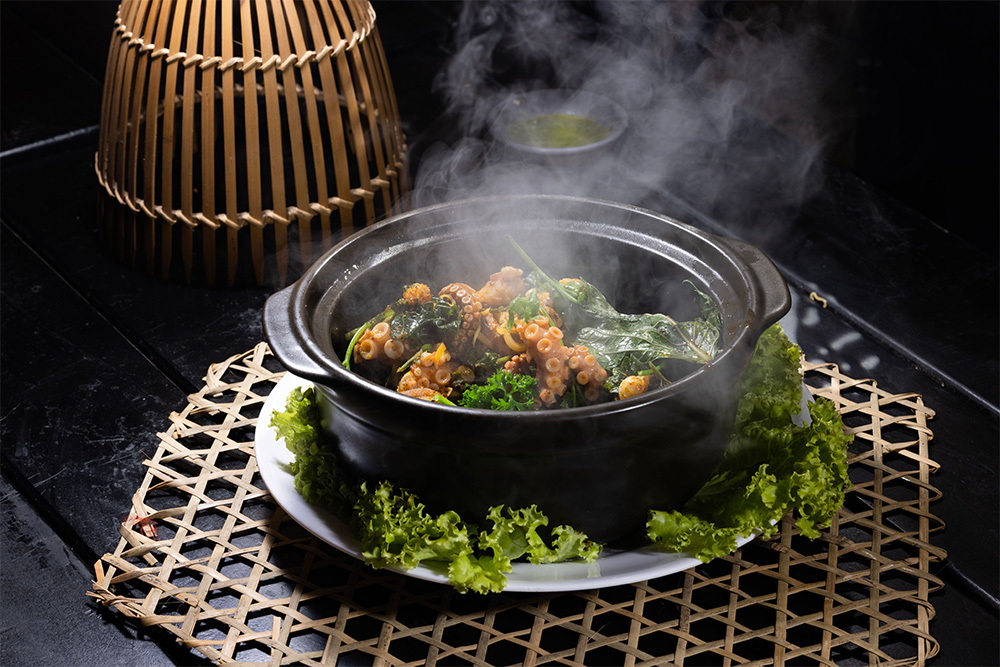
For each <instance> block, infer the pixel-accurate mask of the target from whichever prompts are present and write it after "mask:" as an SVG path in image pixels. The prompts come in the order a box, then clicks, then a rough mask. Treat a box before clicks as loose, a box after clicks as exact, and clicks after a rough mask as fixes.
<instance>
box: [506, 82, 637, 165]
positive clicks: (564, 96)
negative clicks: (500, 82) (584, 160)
mask: <svg viewBox="0 0 1000 667" xmlns="http://www.w3.org/2000/svg"><path fill="white" fill-rule="evenodd" d="M627 127H628V115H627V114H626V113H625V110H624V109H623V108H622V107H621V106H620V105H618V104H616V103H615V102H613V101H611V100H610V99H608V98H606V97H604V96H602V95H597V94H595V93H590V92H587V91H579V90H555V89H545V90H535V91H531V92H527V93H518V94H515V95H511V96H510V97H508V98H507V99H506V100H505V101H504V102H503V103H502V104H501V105H500V106H499V108H498V111H497V113H496V116H495V120H494V122H493V124H492V131H493V135H494V137H496V138H497V140H498V141H500V143H502V144H503V145H505V146H506V147H507V148H509V149H511V150H512V151H514V152H515V154H527V155H535V156H540V157H546V156H548V157H557V156H562V155H576V154H584V153H591V152H593V151H596V150H600V149H604V148H606V147H608V146H609V145H611V144H612V143H614V142H615V141H616V140H617V139H618V138H619V137H621V135H622V134H623V133H624V132H625V129H626V128H627Z"/></svg>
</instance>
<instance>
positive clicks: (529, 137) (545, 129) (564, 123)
mask: <svg viewBox="0 0 1000 667" xmlns="http://www.w3.org/2000/svg"><path fill="white" fill-rule="evenodd" d="M610 135H611V128H609V127H607V126H605V125H602V124H601V123H599V122H597V121H596V120H594V119H593V118H587V117H586V116H577V115H576V114H569V113H549V114H542V115H539V116H531V117H530V118H525V119H524V120H520V121H518V122H516V123H512V124H510V125H509V126H507V137H508V138H509V139H510V140H511V141H514V142H516V143H519V144H524V145H526V146H535V147H537V148H574V147H576V146H586V145H587V144H593V143H597V142H598V141H600V140H602V139H604V138H606V137H608V136H610Z"/></svg>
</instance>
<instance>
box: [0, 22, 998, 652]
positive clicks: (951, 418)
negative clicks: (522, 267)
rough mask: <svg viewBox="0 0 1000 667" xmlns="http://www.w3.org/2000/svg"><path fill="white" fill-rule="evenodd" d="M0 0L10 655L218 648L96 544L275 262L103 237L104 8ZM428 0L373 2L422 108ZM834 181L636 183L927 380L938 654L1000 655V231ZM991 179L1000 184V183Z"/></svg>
mask: <svg viewBox="0 0 1000 667" xmlns="http://www.w3.org/2000/svg"><path fill="white" fill-rule="evenodd" d="M45 4H47V5H48V6H49V7H56V8H60V11H62V10H67V8H66V7H65V6H63V5H61V4H60V3H45ZM389 4H390V3H382V5H383V6H386V5H389ZM0 7H2V9H3V16H2V29H3V34H2V40H0V45H2V49H3V51H2V54H3V58H2V65H3V76H2V84H3V91H2V92H3V98H2V102H3V117H2V123H3V146H2V153H0V169H2V203H0V221H2V226H0V252H2V257H0V271H2V283H0V294H2V302H0V307H2V320H0V324H2V333H0V335H2V339H0V342H2V347H0V353H2V354H0V363H2V365H0V378H2V394H0V438H2V471H3V478H2V481H0V485H2V487H0V501H2V505H3V525H2V537H0V540H2V541H0V548H2V563H3V565H2V568H0V595H2V598H0V603H2V609H3V612H2V613H3V617H2V634H0V637H2V639H0V664H4V665H50V664H51V665H90V664H94V665H97V664H100V665H133V664H142V665H158V664H164V665H166V664H207V662H206V661H204V660H203V659H202V658H200V657H199V656H198V655H197V654H195V653H191V652H188V651H186V650H184V649H182V648H181V647H179V646H178V645H176V644H175V643H174V642H173V640H172V639H171V638H168V637H165V636H158V635H155V634H154V635H150V634H147V633H145V632H144V631H143V630H141V629H139V628H137V627H136V626H134V625H132V624H129V623H127V622H125V620H124V619H123V618H121V617H120V616H119V615H117V614H115V613H110V612H107V611H105V610H103V609H101V608H99V607H98V606H96V605H94V604H92V603H91V602H90V601H89V600H88V598H86V597H85V592H86V591H87V590H88V589H89V586H90V582H91V580H92V578H93V572H92V567H93V564H94V562H95V561H96V560H97V559H98V557H99V556H100V554H103V553H105V552H107V551H111V550H113V549H114V547H115V545H116V543H117V541H118V532H117V531H118V526H119V523H120V522H121V520H122V519H123V517H124V515H125V514H126V513H127V512H128V507H129V502H130V499H131V496H132V494H133V492H134V491H135V490H136V489H137V488H138V486H139V484H140V481H141V479H142V477H143V475H144V468H143V466H142V465H141V464H142V461H143V460H144V458H145V457H146V456H148V455H150V454H151V453H152V452H153V451H154V450H155V448H156V446H157V435H156V434H157V432H158V431H163V430H164V429H165V428H166V427H167V425H168V421H167V416H168V415H169V413H170V412H171V411H174V410H179V409H181V408H182V407H183V406H184V404H185V402H186V401H185V398H186V396H187V395H188V394H190V393H192V392H194V391H196V390H197V389H198V388H200V386H201V385H202V378H203V377H204V374H205V372H206V370H207V368H208V367H209V366H210V365H211V364H212V363H215V362H218V361H222V360H224V359H226V358H228V357H229V356H232V355H234V354H238V353H241V352H243V351H245V350H248V349H249V348H251V347H252V346H253V345H254V344H256V343H257V342H259V341H260V340H262V337H263V335H262V332H261V325H260V312H261V307H262V304H263V303H264V300H265V299H266V298H267V296H268V295H269V294H270V293H271V292H272V291H273V290H274V289H275V286H263V287H256V286H251V287H247V286H242V287H236V288H225V287H205V286H198V285H185V284H181V283H178V282H164V281H161V280H158V279H155V278H153V277H150V276H149V275H147V274H146V273H144V272H141V271H137V270H134V269H132V268H129V267H127V266H125V265H123V264H121V263H119V262H118V261H117V260H116V259H114V258H113V257H112V256H111V255H110V254H109V253H108V251H107V250H106V249H105V247H104V246H103V245H102V244H101V243H100V242H99V240H98V238H97V235H96V233H95V229H96V227H97V220H96V215H97V209H96V201H97V195H98V184H97V181H96V177H95V174H94V167H93V165H94V162H93V159H94V152H95V150H96V146H97V123H98V118H99V111H100V93H101V85H102V81H101V79H102V76H103V58H104V57H105V56H106V44H107V41H106V38H107V36H109V35H110V29H109V30H107V31H98V32H97V34H98V37H95V36H94V34H93V33H92V34H90V35H89V36H88V35H84V34H80V31H78V30H77V31H74V30H73V29H72V27H73V26H72V25H68V24H67V25H62V23H59V22H56V24H55V25H53V24H52V23H47V18H48V16H49V15H50V13H51V11H49V12H47V11H39V10H38V8H37V6H33V5H20V4H18V3H10V2H4V3H2V5H0ZM67 11H71V10H67ZM76 11H78V12H79V11H80V10H76ZM416 11H425V12H432V13H433V12H440V11H441V8H439V7H435V6H434V3H429V6H428V4H427V3H411V4H400V3H391V7H389V8H388V9H385V10H383V14H382V15H380V21H381V20H382V18H383V16H385V17H386V23H385V27H383V29H382V33H383V40H384V41H385V42H386V43H387V45H388V48H387V51H388V55H389V60H390V68H391V69H392V70H393V73H394V78H395V82H396V87H397V91H398V95H399V101H400V107H401V111H402V113H403V117H404V118H403V120H404V125H405V128H406V129H407V130H408V131H409V132H414V131H416V130H417V129H420V128H423V127H427V126H428V125H429V124H430V121H431V119H430V118H429V117H428V114H429V111H428V108H427V106H426V105H421V104H420V103H419V99H420V98H419V96H420V95H427V94H428V93H427V92H426V91H427V90H429V88H430V76H431V75H430V74H428V72H430V71H431V70H433V68H434V67H436V66H438V65H439V64H440V58H441V57H442V54H443V52H442V51H437V52H436V51H434V50H433V49H431V50H429V51H428V50H427V49H415V48H414V47H416V46H417V45H419V44H425V43H426V40H427V39H428V32H427V31H428V30H430V31H433V29H434V28H433V27H431V28H427V29H426V30H425V31H424V32H423V33H419V34H412V33H410V32H407V31H405V30H403V29H402V28H397V30H398V31H397V32H392V30H393V28H392V25H393V24H392V22H391V17H392V16H396V17H397V22H396V24H395V25H402V26H406V25H408V26H409V27H411V28H412V26H413V25H415V24H414V23H409V24H408V23H407V21H408V17H407V16H406V13H407V12H416ZM87 12H89V14H88V18H89V19H90V20H91V21H92V22H93V23H95V24H96V25H107V26H110V25H111V22H112V21H113V15H114V5H113V4H110V3H90V5H88V9H87ZM70 15H71V16H72V15H73V14H70ZM65 23H72V22H65ZM424 25H425V26H426V25H431V26H433V21H431V22H427V21H425V22H424ZM387 35H388V36H389V37H388V38H387ZM88 40H89V41H88ZM93 42H96V43H97V44H98V46H97V47H96V48H95V46H94V44H93ZM408 48H410V49H411V50H410V51H407V49H408ZM415 53H419V54H422V55H423V57H425V58H426V59H427V61H428V62H426V63H423V62H421V60H420V56H419V55H414V54H415ZM81 54H84V55H81ZM28 60H30V62H31V67H28V66H27V65H28ZM994 83H995V82H994ZM68 100H72V103H70V102H68ZM993 122H994V123H995V122H996V118H994V119H993ZM824 184H825V185H824V187H823V189H822V191H821V192H819V193H818V194H817V196H815V197H813V198H812V199H811V200H810V201H809V202H808V203H807V204H806V205H805V206H804V207H803V208H802V210H801V211H799V212H798V213H797V214H796V215H794V216H792V217H790V218H789V219H787V220H785V221H781V220H776V221H775V223H774V224H775V227H774V228H772V229H770V230H769V233H767V234H760V233H759V230H753V229H749V228H747V227H745V226H740V225H738V224H733V223H727V222H726V220H724V219H720V218H718V217H716V216H714V215H713V214H712V212H711V211H705V210H700V209H699V208H698V207H697V206H696V205H692V204H690V203H686V202H685V200H683V199H681V198H679V197H676V196H674V195H672V194H671V193H670V192H668V191H654V192H647V193H644V194H643V195H642V197H641V198H640V199H638V200H637V201H635V202H632V203H636V204H639V205H642V206H645V207H647V208H651V209H654V210H657V211H661V212H663V213H667V214H669V215H673V216H674V217H678V218H680V219H683V220H685V221H687V222H690V223H692V224H695V225H699V226H702V227H704V228H706V229H708V230H709V231H713V232H718V233H723V234H728V235H731V236H744V237H746V238H747V239H748V240H750V241H753V242H755V243H757V244H758V245H760V246H761V247H762V248H763V249H764V250H765V251H766V252H767V253H768V254H769V255H770V256H771V257H772V258H773V259H774V261H775V262H776V264H778V266H779V267H780V268H781V270H782V271H783V273H784V274H785V276H786V278H787V279H788V281H789V284H790V287H791V290H792V293H793V309H792V312H791V313H790V315H789V316H788V317H786V318H785V320H784V323H785V325H786V328H787V329H788V330H789V332H790V333H791V334H792V336H793V337H794V338H795V340H797V341H798V343H799V344H800V346H801V347H802V348H803V351H804V352H805V354H806V356H807V358H809V359H810V360H812V361H828V362H834V363H837V364H839V366H840V368H841V369H842V370H843V371H844V372H845V373H847V374H848V375H851V376H853V377H871V378H873V379H875V380H877V381H878V383H879V385H880V386H881V387H883V388H885V389H887V390H889V391H893V392H915V393H918V394H920V395H921V396H923V399H924V401H925V403H926V404H927V405H928V406H929V407H931V408H932V409H933V410H934V411H935V412H936V416H935V417H934V419H933V420H932V421H931V423H930V427H931V428H932V430H933V432H934V439H933V441H932V443H931V457H932V458H933V459H934V460H936V461H937V462H939V463H940V465H941V470H940V472H939V473H937V474H936V476H935V477H934V478H933V479H932V482H933V483H934V484H935V485H936V486H937V487H938V488H939V489H940V490H941V491H942V493H943V497H942V498H941V499H940V500H939V501H937V502H935V503H934V505H933V507H932V511H933V512H934V513H935V514H936V515H937V516H939V517H940V518H941V519H943V521H944V522H945V524H946V528H945V529H944V530H943V531H942V532H940V533H939V534H937V535H936V536H935V537H934V541H935V543H936V544H939V545H940V546H941V547H943V548H945V549H946V550H947V551H948V554H949V555H948V559H947V560H946V561H945V562H943V563H939V564H935V565H934V566H933V569H934V573H935V574H936V575H937V576H939V577H940V578H941V579H942V580H944V582H945V583H946V586H945V587H944V589H943V590H942V591H941V592H938V593H935V594H934V595H933V596H932V598H931V602H932V603H933V605H934V608H935V617H934V619H933V621H932V622H931V626H930V629H931V634H932V635H933V636H934V637H935V638H936V639H937V640H938V641H939V642H940V643H941V651H940V654H939V655H938V656H937V658H936V659H935V661H934V664H939V665H985V664H996V663H997V659H998V653H1000V647H998V640H997V613H998V602H997V597H998V589H1000V582H998V562H1000V559H998V547H1000V544H998V507H1000V502H998V501H1000V499H998V475H997V471H998V444H1000V407H998V334H997V332H998V287H1000V279H998V259H997V248H996V247H995V245H992V244H991V243H990V242H987V243H985V244H984V243H975V244H974V243H972V242H970V241H969V240H967V237H966V238H963V236H961V235H959V234H956V233H952V232H950V231H949V230H946V229H945V228H944V227H942V226H941V225H939V224H937V223H935V222H934V221H932V220H930V219H928V218H927V217H924V216H923V215H920V214H918V213H916V212H915V211H914V210H913V209H912V208H910V207H908V206H906V205H904V204H902V203H900V202H899V201H898V200H896V199H894V198H892V197H890V196H888V195H886V194H884V193H883V192H881V191H880V190H878V189H875V188H873V187H871V186H869V185H868V184H866V183H865V182H864V181H862V180H860V179H859V178H857V177H856V176H853V175H851V174H849V173H846V172H845V171H842V170H840V169H838V168H835V167H833V166H828V167H826V169H825V173H824ZM993 185H994V187H995V185H996V184H993ZM988 194H989V196H991V197H992V198H993V199H996V195H997V193H996V190H995V189H994V190H993V191H992V192H991V193H988ZM981 223H982V224H983V225H986V226H987V227H989V228H991V229H995V228H996V226H997V224H998V221H997V220H996V219H995V218H984V219H983V220H982V221H981ZM986 238H987V239H991V238H992V237H991V236H989V235H986ZM810 294H816V295H819V296H821V297H822V298H823V299H825V301H826V305H825V306H824V305H823V304H822V303H821V302H820V301H818V300H816V299H813V298H810V296H809V295H810Z"/></svg>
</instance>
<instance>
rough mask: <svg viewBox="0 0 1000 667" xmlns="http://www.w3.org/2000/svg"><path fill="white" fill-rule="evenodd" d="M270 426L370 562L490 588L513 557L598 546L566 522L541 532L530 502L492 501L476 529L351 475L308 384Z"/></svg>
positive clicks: (592, 550)
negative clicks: (511, 505)
mask: <svg viewBox="0 0 1000 667" xmlns="http://www.w3.org/2000/svg"><path fill="white" fill-rule="evenodd" d="M270 425H271V427H272V428H274V429H275V430H276V432H277V434H278V437H279V438H283V439H284V440H285V445H286V446H287V447H288V449H289V451H291V452H292V453H293V454H294V455H295V460H294V461H293V462H292V464H291V471H292V474H293V475H294V476H295V482H294V483H295V490H296V491H298V492H299V494H301V495H302V497H303V498H305V499H306V500H307V501H308V502H310V503H313V504H315V505H320V506H322V507H326V508H328V509H330V510H331V511H332V512H334V513H335V514H337V515H338V516H339V517H340V518H341V519H343V520H344V521H345V522H346V523H349V524H350V525H351V527H352V528H353V530H354V532H355V534H356V535H357V537H358V538H359V540H360V541H361V549H362V555H363V556H364V558H365V562H366V563H368V564H369V565H371V566H372V567H375V568H381V567H400V568H403V569H412V568H414V567H416V566H417V565H420V564H421V563H423V564H427V565H430V566H433V567H437V568H442V569H445V568H446V569H447V572H448V579H449V581H450V582H451V584H452V585H453V586H454V587H455V588H456V589H457V590H459V591H461V592H466V591H473V592H477V593H490V592H499V591H502V590H503V589H504V587H505V586H506V585H507V577H506V574H507V573H508V572H510V571H511V570H512V564H511V563H512V561H514V560H517V559H519V558H524V559H526V560H528V562H531V563H535V564H541V563H559V562H563V561H567V560H577V559H579V560H583V561H586V562H592V561H593V560H594V559H596V558H597V556H598V554H600V552H601V546H600V545H599V544H596V543H594V542H592V541H591V540H589V539H587V536H586V535H584V534H583V533H580V532H578V531H575V530H573V529H572V528H570V527H569V526H556V527H554V528H552V529H551V531H547V530H546V529H547V527H548V523H549V519H548V517H546V516H545V515H544V514H543V513H542V512H540V511H539V510H538V508H537V507H535V506H534V505H532V506H531V507H527V508H523V509H518V510H512V509H507V508H504V507H503V506H502V505H501V506H497V507H493V508H491V509H490V511H489V514H488V516H487V517H484V518H485V519H486V520H487V521H488V522H489V523H490V524H491V525H492V528H491V529H490V530H482V531H480V530H479V529H478V528H477V527H476V526H475V525H470V524H467V523H465V522H464V521H463V520H462V518H461V517H460V516H459V515H458V514H456V513H455V512H450V511H449V512H444V513H442V514H433V513H431V512H429V511H428V510H427V508H426V507H425V506H424V504H423V503H421V502H420V501H419V499H418V498H417V496H415V495H414V494H413V493H411V492H410V491H409V490H408V489H403V488H398V487H395V486H394V485H393V484H391V483H389V482H387V481H380V482H374V483H373V482H371V481H367V480H352V479H349V478H348V477H347V475H346V474H345V473H344V471H342V470H341V469H339V468H338V466H337V462H336V455H335V454H334V452H333V447H332V446H331V443H330V442H329V441H328V437H329V436H327V435H326V434H325V432H324V431H323V429H322V427H321V424H320V415H319V408H318V406H317V403H316V399H315V394H314V390H313V389H312V388H311V387H308V388H302V387H297V388H296V389H294V390H293V391H292V392H291V393H290V394H289V396H288V400H287V403H286V406H285V411H284V412H275V413H274V414H273V415H272V417H271V424H270ZM546 532H548V535H547V536H543V534H544V533H546Z"/></svg>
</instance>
